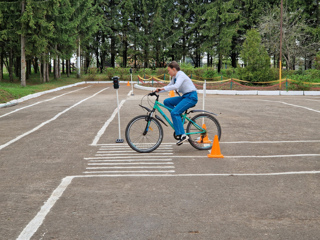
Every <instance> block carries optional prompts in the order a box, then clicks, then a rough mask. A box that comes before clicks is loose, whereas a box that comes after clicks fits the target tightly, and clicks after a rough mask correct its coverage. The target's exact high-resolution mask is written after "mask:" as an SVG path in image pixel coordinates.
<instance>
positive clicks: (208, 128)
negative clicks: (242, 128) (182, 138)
mask: <svg viewBox="0 0 320 240" xmlns="http://www.w3.org/2000/svg"><path fill="white" fill-rule="evenodd" d="M186 132H187V134H188V136H189V142H190V144H191V145H192V146H193V147H194V148H196V149H199V150H209V149H211V148H212V144H213V139H214V136H215V135H218V138H219V140H220V138H221V127H220V124H219V122H218V120H217V119H216V118H215V117H213V116H212V115H210V114H206V113H201V114H198V115H196V116H194V117H193V118H192V119H191V121H189V123H188V126H187V130H186Z"/></svg>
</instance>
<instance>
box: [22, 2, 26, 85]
mask: <svg viewBox="0 0 320 240" xmlns="http://www.w3.org/2000/svg"><path fill="white" fill-rule="evenodd" d="M24 8H25V0H23V1H21V15H23V13H24ZM21 27H22V28H23V26H21ZM25 49H26V39H25V37H24V35H23V34H21V86H22V87H25V86H26V85H27V83H26V50H25Z"/></svg>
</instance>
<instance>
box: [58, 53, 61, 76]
mask: <svg viewBox="0 0 320 240" xmlns="http://www.w3.org/2000/svg"><path fill="white" fill-rule="evenodd" d="M58 78H61V67H60V57H58Z"/></svg>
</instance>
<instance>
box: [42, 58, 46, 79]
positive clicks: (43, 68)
mask: <svg viewBox="0 0 320 240" xmlns="http://www.w3.org/2000/svg"><path fill="white" fill-rule="evenodd" d="M42 59H43V64H42V76H43V79H42V82H43V83H45V82H46V81H47V80H46V78H47V71H46V69H47V67H46V61H45V58H44V54H43V56H42Z"/></svg>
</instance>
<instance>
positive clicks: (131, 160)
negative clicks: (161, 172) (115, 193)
mask: <svg viewBox="0 0 320 240" xmlns="http://www.w3.org/2000/svg"><path fill="white" fill-rule="evenodd" d="M141 161H144V162H146V161H148V162H149V161H151V162H158V161H160V162H161V161H162V162H166V161H172V159H167V158H165V159H127V160H123V159H121V160H90V161H89V162H141Z"/></svg>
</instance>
